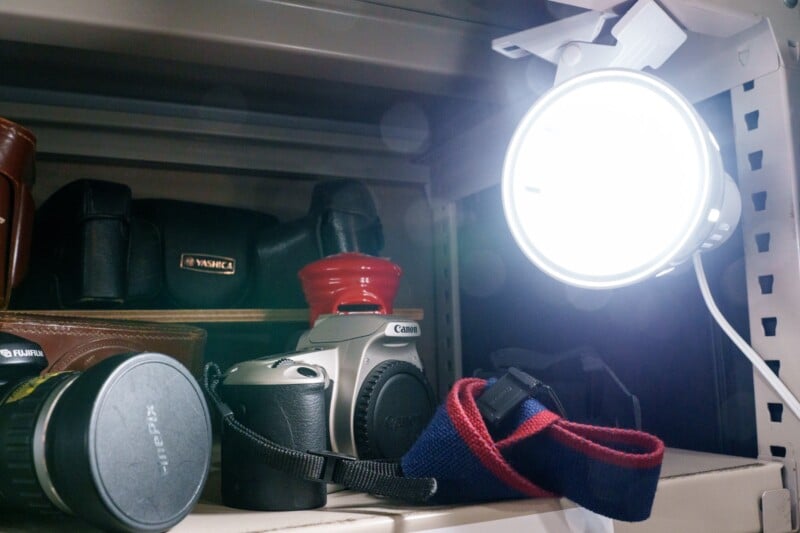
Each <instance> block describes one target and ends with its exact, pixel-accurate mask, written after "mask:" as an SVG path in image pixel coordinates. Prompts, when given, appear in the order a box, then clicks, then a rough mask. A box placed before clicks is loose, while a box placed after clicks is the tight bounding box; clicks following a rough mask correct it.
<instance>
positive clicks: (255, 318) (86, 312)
mask: <svg viewBox="0 0 800 533" xmlns="http://www.w3.org/2000/svg"><path fill="white" fill-rule="evenodd" d="M7 312H8V313H24V314H27V315H47V316H56V317H58V316H61V317H78V318H102V319H112V320H143V321H147V322H168V323H182V324H188V323H200V324H218V323H227V322H307V321H308V309H59V310H51V309H48V310H44V311H39V310H35V311H27V310H26V311H7ZM393 314H394V315H397V316H401V317H404V318H410V319H412V320H422V318H423V317H424V312H423V310H422V309H418V308H407V309H395V310H394V312H393Z"/></svg>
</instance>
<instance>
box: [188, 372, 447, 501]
mask: <svg viewBox="0 0 800 533" xmlns="http://www.w3.org/2000/svg"><path fill="white" fill-rule="evenodd" d="M221 377H222V372H221V370H220V368H219V366H217V365H216V364H214V363H208V364H207V365H206V366H205V370H204V373H203V384H204V386H205V389H206V392H208V395H209V397H210V398H211V400H212V401H213V402H214V405H215V406H216V408H217V411H218V412H219V413H220V415H221V416H222V423H223V424H224V425H225V427H226V428H227V430H229V431H230V432H231V435H232V436H234V438H235V439H237V440H238V441H239V442H240V444H242V445H243V446H245V447H247V448H248V449H250V450H252V451H253V452H255V453H257V454H258V455H259V456H260V457H261V458H263V460H264V463H265V464H267V465H269V466H270V467H272V468H275V469H277V470H281V471H282V472H286V473H287V474H290V475H292V476H295V477H299V478H302V479H306V480H309V481H318V482H320V483H337V484H340V485H343V486H345V487H347V488H349V489H353V490H358V491H362V492H367V493H370V494H374V495H377V496H385V497H389V498H398V499H402V500H405V501H410V502H424V501H426V500H428V499H429V498H430V497H431V496H432V495H433V494H434V493H435V492H436V480H435V479H433V478H431V477H419V478H408V477H403V473H402V471H401V469H400V463H398V462H392V461H369V460H360V459H356V458H354V457H351V456H349V455H344V454H339V453H335V452H331V451H325V450H321V451H315V450H312V451H305V452H304V451H300V450H295V449H293V448H288V447H286V446H282V445H280V444H277V443H275V442H273V441H271V440H269V439H268V438H266V437H264V436H263V435H260V434H259V433H256V432H255V431H253V430H251V429H249V428H248V427H247V426H245V425H244V424H242V423H241V422H239V421H238V420H236V417H235V416H234V413H233V410H231V408H230V407H228V405H227V404H226V403H225V402H224V401H222V398H220V397H219V394H218V393H217V386H218V385H219V383H220V381H221Z"/></svg>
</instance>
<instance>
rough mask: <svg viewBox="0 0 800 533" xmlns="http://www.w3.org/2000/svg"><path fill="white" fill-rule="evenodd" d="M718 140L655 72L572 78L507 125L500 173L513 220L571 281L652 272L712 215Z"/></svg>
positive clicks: (691, 240)
mask: <svg viewBox="0 0 800 533" xmlns="http://www.w3.org/2000/svg"><path fill="white" fill-rule="evenodd" d="M713 143H714V141H713V137H712V136H711V134H710V132H709V131H708V128H707V127H706V126H705V124H704V123H703V121H702V120H701V119H700V118H699V116H698V115H697V113H696V112H695V111H694V109H693V108H692V106H691V104H689V102H687V101H686V100H685V99H684V98H683V97H682V96H681V95H680V94H678V93H677V92H676V91H675V90H674V89H673V88H672V87H670V86H669V85H667V84H666V83H664V82H663V81H661V80H659V79H658V78H655V77H654V76H651V75H648V74H644V73H641V72H637V71H629V70H619V69H609V70H599V71H594V72H590V73H587V74H583V75H580V76H576V77H574V78H572V79H570V80H567V81H566V82H564V83H562V84H561V85H559V86H557V87H555V88H553V89H551V90H550V91H549V92H548V93H546V94H545V95H543V96H542V97H541V98H540V99H539V100H538V101H537V102H536V103H535V104H534V106H533V107H532V108H531V109H530V110H529V111H528V113H527V114H526V115H525V116H524V117H523V119H522V121H521V122H520V125H519V126H518V127H517V130H516V132H515V133H514V136H513V139H512V141H511V144H510V146H509V149H508V152H507V154H506V160H505V166H504V169H503V206H504V209H505V213H506V219H507V220H508V223H509V227H510V228H511V231H512V233H513V235H514V238H515V239H516V241H517V243H518V244H519V246H520V247H521V248H522V250H523V252H524V253H525V254H526V255H527V256H528V257H529V258H530V259H531V260H532V261H533V262H534V263H536V264H537V265H538V266H539V267H540V268H541V269H542V270H544V271H545V272H547V273H548V274H550V275H551V276H553V277H555V278H557V279H560V280H562V281H564V282H566V283H569V284H572V285H576V286H580V287H588V288H607V287H617V286H622V285H628V284H630V283H634V282H636V281H639V280H641V279H644V278H647V277H650V276H652V275H654V274H656V273H658V272H660V271H661V270H664V269H665V268H667V267H668V266H669V264H670V262H671V261H673V260H674V259H675V258H676V256H679V255H680V254H681V253H682V252H684V253H685V249H686V247H687V246H690V245H691V246H693V245H694V244H696V242H695V241H696V240H697V238H698V237H697V232H698V230H699V229H707V228H708V226H709V224H710V223H713V222H714V221H712V220H710V217H711V216H712V214H711V210H712V209H716V210H717V214H719V212H718V211H719V209H720V205H719V204H720V203H721V200H722V199H721V197H722V189H723V186H722V178H723V176H724V172H723V170H722V163H721V159H720V155H719V151H718V149H716V147H715V146H714V144H713ZM704 237H705V235H702V236H700V239H702V238H704ZM689 253H690V252H689Z"/></svg>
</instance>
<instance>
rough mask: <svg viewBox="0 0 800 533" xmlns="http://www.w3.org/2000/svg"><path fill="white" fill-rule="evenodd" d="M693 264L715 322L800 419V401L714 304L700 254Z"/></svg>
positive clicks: (694, 258)
mask: <svg viewBox="0 0 800 533" xmlns="http://www.w3.org/2000/svg"><path fill="white" fill-rule="evenodd" d="M692 262H693V263H694V270H695V272H696V273H697V282H698V283H699V284H700V292H702V293H703V299H704V300H705V302H706V306H707V307H708V310H709V311H710V312H711V316H712V317H714V320H716V321H717V324H719V327H720V328H722V331H724V332H725V333H726V334H727V335H728V337H730V339H731V340H732V341H733V343H734V344H735V345H736V346H737V347H738V348H739V350H741V351H742V353H743V354H744V355H745V357H747V358H748V359H749V360H750V362H751V363H752V364H753V366H754V367H755V369H756V370H758V373H759V374H761V377H763V378H764V379H765V380H766V381H767V383H769V385H770V387H772V390H774V391H775V392H776V393H777V394H778V396H780V398H781V400H783V403H784V404H785V405H786V406H787V407H788V408H789V409H790V410H791V411H792V413H794V416H796V417H797V418H798V419H800V401H798V400H797V397H796V396H795V395H794V394H792V391H790V390H789V388H788V387H787V386H786V385H784V383H783V381H781V380H780V379H779V378H778V376H777V375H775V373H774V372H773V371H772V369H771V368H770V367H769V366H768V365H767V363H765V362H764V360H763V359H762V358H761V356H760V355H758V353H757V352H756V351H755V350H754V349H753V348H752V347H751V346H750V345H749V344H747V342H746V341H745V340H744V339H743V338H742V337H741V336H740V335H739V334H738V333H737V332H736V330H735V329H733V326H731V325H730V324H729V323H728V321H727V320H725V317H724V316H722V313H721V312H720V310H719V308H718V307H717V304H716V303H714V298H713V296H712V295H711V289H710V288H709V287H708V280H706V274H705V271H704V270H703V261H702V259H701V258H700V252H695V253H694V255H693V256H692Z"/></svg>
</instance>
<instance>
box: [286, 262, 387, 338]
mask: <svg viewBox="0 0 800 533" xmlns="http://www.w3.org/2000/svg"><path fill="white" fill-rule="evenodd" d="M402 273H403V271H402V269H401V268H400V267H399V266H397V265H396V264H394V263H392V262H391V261H389V260H388V259H382V258H379V257H372V256H370V255H364V254H359V253H355V252H349V253H343V254H337V255H332V256H329V257H326V258H324V259H320V260H319V261H314V262H313V263H309V264H308V265H306V266H304V267H303V268H302V269H300V272H298V276H299V277H300V282H301V283H302V285H303V294H304V295H305V297H306V302H308V306H309V307H310V309H311V316H310V320H311V324H312V325H313V324H314V322H316V320H317V317H319V315H322V314H333V313H347V312H353V311H363V310H369V311H372V312H375V313H378V314H383V315H386V314H391V313H392V306H393V304H394V297H395V295H396V294H397V286H398V285H399V283H400V276H401V275H402ZM364 308H367V309H364Z"/></svg>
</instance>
